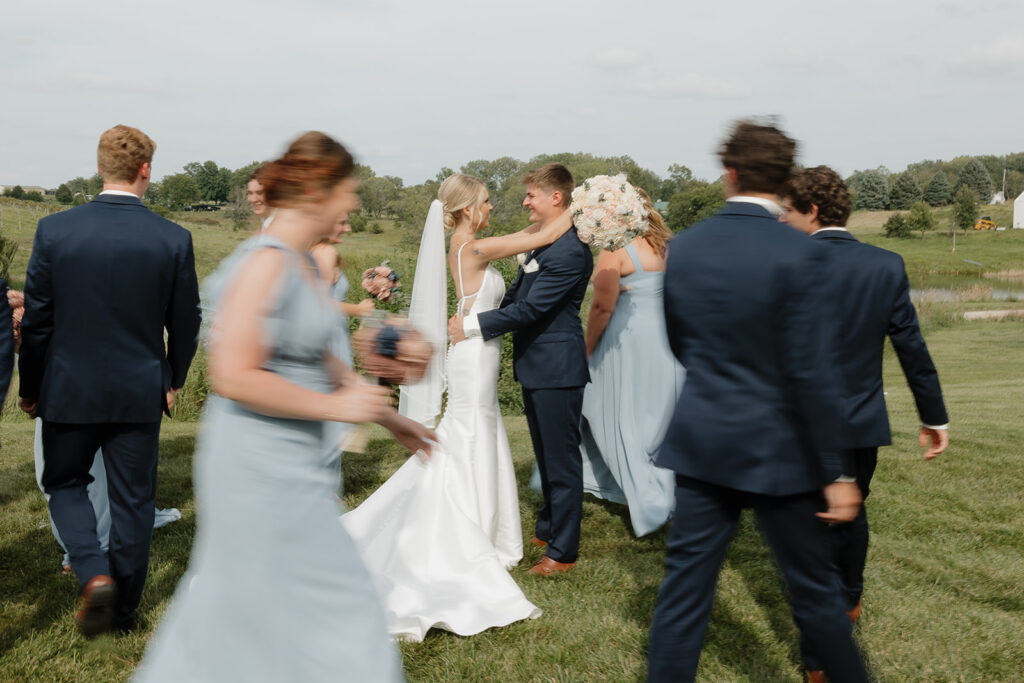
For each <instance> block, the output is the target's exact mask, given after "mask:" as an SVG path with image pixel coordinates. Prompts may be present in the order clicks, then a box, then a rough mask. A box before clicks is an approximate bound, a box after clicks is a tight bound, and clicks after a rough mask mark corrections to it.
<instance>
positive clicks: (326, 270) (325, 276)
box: [309, 244, 338, 287]
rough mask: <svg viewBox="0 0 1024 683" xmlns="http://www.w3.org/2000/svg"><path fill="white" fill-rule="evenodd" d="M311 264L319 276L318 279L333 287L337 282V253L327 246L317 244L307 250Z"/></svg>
mask: <svg viewBox="0 0 1024 683" xmlns="http://www.w3.org/2000/svg"><path fill="white" fill-rule="evenodd" d="M309 253H310V255H311V256H312V257H313V263H315V264H316V269H317V271H318V272H319V274H320V279H321V280H323V281H324V282H326V283H327V286H328V287H329V286H331V285H333V284H334V283H335V282H337V281H338V252H337V251H336V250H335V248H334V247H332V246H331V245H329V244H317V245H315V246H314V247H313V248H312V249H310V250H309Z"/></svg>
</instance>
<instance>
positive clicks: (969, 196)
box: [953, 185, 978, 230]
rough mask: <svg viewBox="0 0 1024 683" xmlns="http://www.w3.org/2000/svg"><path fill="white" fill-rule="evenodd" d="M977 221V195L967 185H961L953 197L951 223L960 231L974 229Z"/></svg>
mask: <svg viewBox="0 0 1024 683" xmlns="http://www.w3.org/2000/svg"><path fill="white" fill-rule="evenodd" d="M977 219H978V194H977V193H976V192H975V191H974V190H973V189H972V188H971V187H968V186H967V185H962V186H961V187H960V189H959V190H957V191H956V195H954V196H953V223H954V224H955V225H956V227H958V228H960V229H961V230H969V229H970V228H972V227H974V221H976V220H977Z"/></svg>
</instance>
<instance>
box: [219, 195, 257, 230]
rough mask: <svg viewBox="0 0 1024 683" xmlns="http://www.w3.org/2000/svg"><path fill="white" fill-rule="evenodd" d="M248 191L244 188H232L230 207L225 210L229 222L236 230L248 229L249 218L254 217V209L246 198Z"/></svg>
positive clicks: (229, 200) (229, 197)
mask: <svg viewBox="0 0 1024 683" xmlns="http://www.w3.org/2000/svg"><path fill="white" fill-rule="evenodd" d="M245 194H246V189H245V188H244V187H240V186H236V187H233V188H231V194H230V195H228V205H227V208H226V209H225V213H226V214H227V217H228V220H230V221H231V227H232V228H233V229H234V230H242V229H243V228H245V227H246V225H247V224H248V222H249V216H251V215H252V207H251V206H250V205H249V202H248V201H247V200H246V198H245Z"/></svg>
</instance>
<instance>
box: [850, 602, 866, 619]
mask: <svg viewBox="0 0 1024 683" xmlns="http://www.w3.org/2000/svg"><path fill="white" fill-rule="evenodd" d="M863 606H864V601H863V600H858V601H857V604H856V605H854V606H853V609H848V610H846V616H848V617H849V618H850V623H851V624H856V623H857V620H858V619H860V611H861V608H862V607H863Z"/></svg>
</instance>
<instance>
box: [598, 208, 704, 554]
mask: <svg viewBox="0 0 1024 683" xmlns="http://www.w3.org/2000/svg"><path fill="white" fill-rule="evenodd" d="M640 194H641V196H642V198H643V199H644V201H645V203H646V205H647V210H648V212H649V214H650V218H649V219H648V220H649V223H650V226H649V229H648V232H647V234H646V235H645V236H644V237H638V238H636V239H634V240H633V241H632V242H631V243H630V244H628V245H626V248H625V249H619V250H617V251H603V252H601V254H600V255H599V256H598V259H597V264H596V265H595V266H594V276H593V283H594V298H593V300H592V301H591V306H590V316H589V319H588V322H587V352H588V353H589V354H590V384H588V385H587V388H586V390H585V392H584V394H583V422H582V425H581V432H582V442H581V447H580V450H581V452H582V454H583V490H584V491H586V492H587V493H590V494H593V495H595V496H597V497H598V498H603V499H606V500H610V501H613V502H617V503H625V504H627V505H628V506H629V518H630V522H631V523H632V526H633V531H634V533H636V535H637V536H644V535H646V534H649V533H651V532H653V531H656V530H658V529H659V528H661V526H662V525H664V524H665V522H666V521H667V520H668V518H669V514H670V513H671V511H672V509H673V507H674V503H675V477H674V475H673V473H672V472H670V471H669V470H666V469H662V468H660V467H657V466H656V465H655V464H654V455H655V453H656V452H657V450H658V448H659V446H660V445H661V442H662V440H663V438H664V435H665V430H666V429H668V423H669V420H670V419H671V416H672V413H673V411H674V410H675V405H676V400H677V399H678V397H679V393H680V392H681V391H682V388H683V379H684V377H685V371H684V370H683V367H682V366H681V365H680V364H679V362H678V361H677V360H676V359H675V357H674V356H673V355H672V352H671V350H670V349H669V345H668V336H667V335H666V333H665V313H664V306H663V290H662V285H663V282H664V276H665V274H664V270H665V256H666V246H667V243H668V239H669V238H670V237H671V236H672V233H671V232H670V231H669V230H668V229H667V228H666V227H665V224H664V222H663V221H662V218H661V216H660V215H659V214H658V213H657V212H656V211H655V210H654V207H653V206H651V203H650V199H649V198H648V197H647V195H646V194H645V193H644V192H643V191H640Z"/></svg>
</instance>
